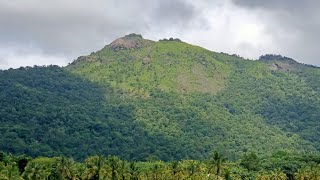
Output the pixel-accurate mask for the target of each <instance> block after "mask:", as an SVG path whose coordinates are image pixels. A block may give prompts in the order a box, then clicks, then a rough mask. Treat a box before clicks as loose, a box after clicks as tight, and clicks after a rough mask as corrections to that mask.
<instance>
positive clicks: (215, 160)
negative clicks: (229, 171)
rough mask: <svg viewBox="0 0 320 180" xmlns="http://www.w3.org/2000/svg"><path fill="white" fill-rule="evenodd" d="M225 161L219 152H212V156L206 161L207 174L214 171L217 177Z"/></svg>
mask: <svg viewBox="0 0 320 180" xmlns="http://www.w3.org/2000/svg"><path fill="white" fill-rule="evenodd" d="M225 162H226V159H225V158H224V157H223V156H222V155H221V154H219V153H218V152H217V151H215V152H214V154H213V157H212V158H211V159H210V160H209V162H208V165H209V167H208V174H209V176H210V174H211V173H212V171H214V173H215V175H216V177H217V179H219V175H220V174H221V172H222V171H223V170H224V165H225Z"/></svg>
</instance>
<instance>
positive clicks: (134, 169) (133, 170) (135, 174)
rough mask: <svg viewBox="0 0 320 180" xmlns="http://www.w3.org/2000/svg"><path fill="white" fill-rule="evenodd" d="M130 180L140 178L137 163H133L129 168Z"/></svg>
mask: <svg viewBox="0 0 320 180" xmlns="http://www.w3.org/2000/svg"><path fill="white" fill-rule="evenodd" d="M129 173H130V180H138V179H139V178H138V177H139V168H138V167H137V165H136V163H135V162H131V163H130V166H129Z"/></svg>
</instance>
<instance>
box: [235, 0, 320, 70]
mask: <svg viewBox="0 0 320 180" xmlns="http://www.w3.org/2000/svg"><path fill="white" fill-rule="evenodd" d="M233 2H234V3H235V4H236V5H238V6H239V7H242V8H247V9H248V10H249V11H253V12H255V13H260V14H261V15H262V16H265V17H266V18H265V19H264V21H265V24H266V28H267V31H269V33H270V34H272V36H273V37H275V39H276V41H277V42H275V43H277V44H278V46H279V48H281V50H280V51H282V52H283V53H285V54H286V55H288V56H293V58H296V59H298V60H299V61H302V62H305V63H308V64H316V65H320V59H319V48H318V45H317V44H318V42H319V41H320V36H319V35H318V34H319V32H320V13H319V12H320V2H319V1H315V0H305V1H301V0H269V1H255V0H233ZM287 34H292V35H293V36H292V39H295V40H292V39H291V41H292V42H290V39H289V41H284V38H283V36H286V35H287Z"/></svg>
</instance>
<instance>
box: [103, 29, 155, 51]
mask: <svg viewBox="0 0 320 180" xmlns="http://www.w3.org/2000/svg"><path fill="white" fill-rule="evenodd" d="M151 42H152V41H150V40H146V39H143V37H142V36H141V35H140V34H135V33H131V34H128V35H125V36H124V37H121V38H118V39H116V40H114V41H113V42H112V43H110V44H109V46H110V47H111V48H112V49H113V50H115V51H119V50H132V49H140V48H142V47H145V46H147V45H149V44H150V43H151Z"/></svg>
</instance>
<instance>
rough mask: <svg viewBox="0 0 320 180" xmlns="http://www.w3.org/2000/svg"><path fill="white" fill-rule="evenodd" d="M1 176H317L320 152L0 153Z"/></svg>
mask: <svg viewBox="0 0 320 180" xmlns="http://www.w3.org/2000/svg"><path fill="white" fill-rule="evenodd" d="M0 179H17V180H18V179H33V180H38V179H39V180H42V179H74V180H78V179H79V180H80V179H84V180H85V179H88V180H89V179H90V180H99V179H112V180H118V179H122V180H125V179H130V180H138V179H141V180H144V179H148V180H149V179H154V180H178V179H190V180H202V179H208V180H210V179H214V180H216V179H220V180H221V179H224V180H230V179H257V180H267V179H268V180H287V179H289V180H290V179H299V180H317V179H320V156H319V155H318V156H316V155H304V156H301V155H296V154H287V153H284V152H278V153H276V154H273V155H272V156H269V157H264V158H261V157H259V156H257V155H256V154H255V153H247V154H244V156H243V157H242V158H241V159H239V160H237V161H229V160H228V159H227V158H225V157H224V156H223V155H222V154H220V153H219V152H214V153H213V154H212V155H211V156H209V158H208V159H206V160H203V161H198V160H180V161H171V162H164V161H160V160H154V159H152V158H150V159H149V160H147V161H126V160H122V159H120V158H118V157H117V156H107V157H104V156H90V157H87V158H86V159H85V161H83V162H75V161H73V160H72V159H69V158H66V157H63V156H60V157H52V158H48V157H38V158H31V157H28V156H25V155H20V156H13V155H11V154H5V153H2V152H0Z"/></svg>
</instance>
